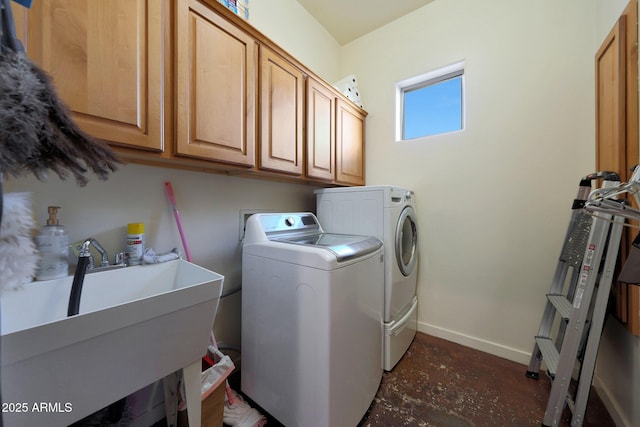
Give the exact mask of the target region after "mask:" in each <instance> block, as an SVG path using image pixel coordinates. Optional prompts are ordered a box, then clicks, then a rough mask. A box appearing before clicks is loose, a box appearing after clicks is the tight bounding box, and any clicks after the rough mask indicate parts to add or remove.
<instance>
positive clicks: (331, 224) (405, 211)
mask: <svg viewBox="0 0 640 427" xmlns="http://www.w3.org/2000/svg"><path fill="white" fill-rule="evenodd" d="M315 194H316V202H317V206H316V208H317V217H318V220H319V221H320V224H322V227H323V229H324V230H325V231H326V232H330V233H349V234H356V235H363V236H375V237H377V238H379V239H380V240H382V242H383V243H384V258H385V262H384V276H385V285H384V289H385V290H384V307H383V331H384V336H383V354H384V357H383V367H384V369H385V370H386V371H390V370H391V369H393V367H394V366H395V365H396V364H397V363H398V361H399V360H400V359H401V358H402V356H403V355H404V353H405V352H406V350H407V348H409V345H410V344H411V342H412V341H413V338H414V337H415V334H416V330H417V326H418V310H417V306H418V299H417V297H416V286H417V275H418V225H417V218H416V212H415V196H414V193H413V191H411V190H408V189H406V188H400V187H393V186H361V187H342V188H325V189H320V190H316V191H315Z"/></svg>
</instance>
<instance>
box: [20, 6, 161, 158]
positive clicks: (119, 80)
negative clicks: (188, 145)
mask: <svg viewBox="0 0 640 427" xmlns="http://www.w3.org/2000/svg"><path fill="white" fill-rule="evenodd" d="M167 8H168V3H167V1H164V0H163V1H157V0H146V1H145V0H91V1H86V0H38V1H34V2H33V4H32V7H31V9H29V11H28V12H27V18H26V23H25V22H22V23H21V24H19V26H18V31H21V32H22V34H21V36H20V38H21V39H22V40H23V41H25V40H26V43H25V48H26V50H27V54H28V56H29V57H30V58H31V59H32V60H33V61H34V62H36V63H37V64H39V65H40V67H42V68H43V69H44V70H45V71H47V72H48V73H49V74H50V75H51V77H52V78H53V80H54V83H55V86H56V88H57V92H58V95H59V96H60V98H61V99H63V100H64V102H65V103H66V104H67V106H68V107H69V109H70V110H71V111H72V112H73V113H74V119H75V121H76V122H77V123H78V125H80V126H81V127H82V128H83V129H84V130H85V131H86V132H87V133H89V134H91V135H93V136H95V137H97V138H100V139H104V140H107V141H111V142H114V143H116V144H122V145H126V146H132V147H136V148H144V149H149V150H155V151H161V150H162V149H163V145H164V137H165V132H164V128H163V126H164V123H165V117H164V114H165V113H166V112H168V111H169V110H170V109H169V108H167V105H166V104H165V98H164V97H163V91H164V84H165V82H164V80H163V78H164V77H163V76H164V74H165V69H168V67H166V68H165V62H164V61H165V53H166V52H167V51H168V49H166V46H167V44H166V43H165V39H164V33H163V31H164V23H163V20H164V19H167V15H166V13H167V11H168V10H167ZM14 9H15V8H14Z"/></svg>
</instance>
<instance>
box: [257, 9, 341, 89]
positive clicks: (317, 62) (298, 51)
mask: <svg viewBox="0 0 640 427" xmlns="http://www.w3.org/2000/svg"><path fill="white" fill-rule="evenodd" d="M249 22H250V23H251V25H253V26H254V27H256V28H257V29H258V30H259V31H260V32H262V33H263V34H264V35H266V36H267V37H269V38H270V39H271V40H272V41H274V42H275V43H277V44H278V45H279V46H280V47H282V48H283V49H284V50H286V51H287V52H289V53H290V54H292V55H293V56H294V57H295V58H296V59H298V60H299V61H300V62H302V63H303V64H304V65H305V66H307V67H309V68H310V69H311V70H313V71H314V72H315V73H316V74H318V75H319V76H320V77H322V78H324V79H325V80H327V81H328V82H334V81H336V80H338V79H340V78H341V76H339V75H338V71H339V67H338V65H339V64H338V59H339V55H340V45H339V44H338V42H337V41H336V40H335V39H334V38H333V37H332V36H331V35H330V34H329V33H328V32H327V31H326V30H325V29H324V27H322V26H321V25H320V24H319V23H318V21H316V20H315V18H313V17H312V16H311V15H310V14H309V12H307V10H306V9H305V8H303V7H302V6H301V5H300V3H298V2H297V1H296V0H269V1H253V2H250V3H249Z"/></svg>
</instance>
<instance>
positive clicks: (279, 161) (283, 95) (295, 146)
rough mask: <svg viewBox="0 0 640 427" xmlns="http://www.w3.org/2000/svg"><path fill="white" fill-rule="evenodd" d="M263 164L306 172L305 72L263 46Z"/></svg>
mask: <svg viewBox="0 0 640 427" xmlns="http://www.w3.org/2000/svg"><path fill="white" fill-rule="evenodd" d="M260 107H261V113H260V114H261V119H262V120H261V123H262V125H261V132H260V168H261V169H268V170H274V171H279V172H287V173H292V174H296V175H300V174H302V162H303V157H302V151H303V145H302V141H303V136H304V134H303V120H304V75H303V74H302V72H301V71H300V70H299V69H298V68H296V67H294V66H293V65H291V64H290V63H289V62H287V61H286V60H284V59H283V58H281V57H279V56H278V55H276V54H275V53H274V52H272V51H271V50H269V49H266V48H264V47H262V48H261V49H260Z"/></svg>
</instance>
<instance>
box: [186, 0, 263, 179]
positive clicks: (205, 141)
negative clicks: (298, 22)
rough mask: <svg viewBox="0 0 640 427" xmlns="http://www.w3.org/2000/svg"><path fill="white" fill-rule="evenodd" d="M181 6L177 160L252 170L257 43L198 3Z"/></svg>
mask: <svg viewBox="0 0 640 427" xmlns="http://www.w3.org/2000/svg"><path fill="white" fill-rule="evenodd" d="M179 4H180V6H179V10H178V17H177V22H178V24H177V28H178V29H177V33H178V36H177V37H178V41H177V44H178V52H179V55H178V70H177V73H176V74H177V93H178V96H177V99H178V107H177V115H178V117H177V135H178V140H177V144H176V154H179V155H184V156H190V157H197V158H203V159H210V160H217V161H222V162H227V163H233V164H238V165H242V166H247V167H253V166H254V164H255V128H256V116H255V96H256V90H255V87H256V78H257V77H256V68H255V66H256V61H257V58H256V44H255V40H253V39H252V38H251V37H250V36H248V35H247V34H246V33H244V32H242V31H241V30H240V29H238V28H236V27H234V26H232V25H231V24H229V23H228V22H227V21H225V20H224V19H223V18H221V17H219V16H218V15H216V14H214V13H213V12H211V11H210V10H208V9H207V8H206V6H204V5H202V4H201V3H198V2H197V1H192V2H180V3H179Z"/></svg>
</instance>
